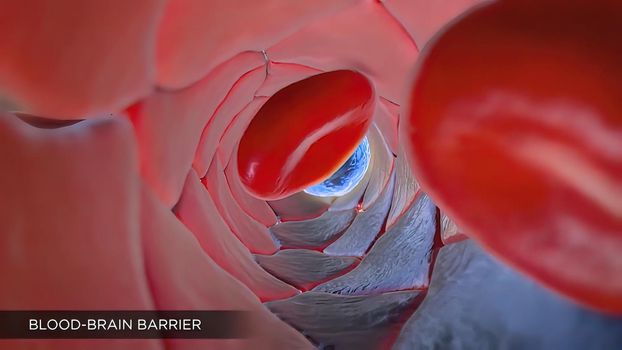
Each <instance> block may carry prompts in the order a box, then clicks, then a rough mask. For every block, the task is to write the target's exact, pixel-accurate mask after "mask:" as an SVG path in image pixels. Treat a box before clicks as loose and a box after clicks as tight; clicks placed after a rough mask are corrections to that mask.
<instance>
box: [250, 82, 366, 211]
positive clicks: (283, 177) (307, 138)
mask: <svg viewBox="0 0 622 350" xmlns="http://www.w3.org/2000/svg"><path fill="white" fill-rule="evenodd" d="M374 108H375V94H374V90H373V88H372V86H371V84H370V82H369V81H368V80H367V79H366V78H365V77H364V76H363V75H361V74H360V73H357V72H354V71H349V70H339V71H333V72H328V73H323V74H318V75H315V76H312V77H310V78H307V79H304V80H301V81H299V82H297V83H294V84H292V85H289V86H288V87H286V88H284V89H282V90H280V91H279V92H277V93H276V94H274V96H272V97H271V98H270V99H269V100H268V101H267V102H266V104H265V105H263V106H262V108H261V109H260V110H259V112H257V115H256V116H255V117H254V118H253V121H252V122H251V123H250V125H249V126H248V128H247V129H246V131H245V132H244V135H243V136H242V139H241V141H240V146H239V150H238V172H239V174H240V177H241V179H242V183H243V184H244V185H245V187H246V189H247V190H248V191H249V192H250V193H252V194H253V195H255V196H257V197H258V198H262V199H268V200H274V199H280V198H284V197H286V196H288V195H291V194H293V193H295V192H298V191H300V190H302V189H304V188H306V187H308V186H310V185H312V184H315V183H317V182H319V181H321V180H323V179H325V178H327V177H329V176H330V175H331V174H332V173H333V172H335V171H336V170H337V169H338V168H339V166H341V165H342V164H343V162H345V161H346V159H347V158H348V157H349V156H350V155H351V154H352V152H354V150H355V149H356V147H357V146H358V144H359V142H360V140H361V139H362V138H363V136H364V135H365V133H366V132H367V128H368V127H369V125H370V123H371V117H372V114H373V111H374Z"/></svg>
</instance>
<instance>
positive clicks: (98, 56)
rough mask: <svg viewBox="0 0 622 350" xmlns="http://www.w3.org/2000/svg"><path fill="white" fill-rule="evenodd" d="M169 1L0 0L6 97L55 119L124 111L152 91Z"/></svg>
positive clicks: (1, 82)
mask: <svg viewBox="0 0 622 350" xmlns="http://www.w3.org/2000/svg"><path fill="white" fill-rule="evenodd" d="M164 5H165V1H163V0H136V1H125V0H108V1H98V2H88V1H82V0H66V1H47V0H31V1H2V2H0V95H5V99H8V100H9V101H10V102H12V104H14V105H15V106H14V107H15V109H19V110H22V111H27V112H30V113H33V114H36V115H38V116H45V117H48V118H60V119H67V118H71V119H82V118H85V117H95V116H98V115H99V114H103V113H109V112H115V111H118V110H120V109H123V108H124V107H126V106H127V105H129V104H131V103H133V102H135V101H136V100H137V99H139V98H142V97H144V96H145V95H147V94H148V93H149V92H150V91H151V89H152V86H153V83H154V81H155V57H154V56H155V45H156V32H157V29H158V28H157V27H158V24H159V20H160V17H161V14H162V12H163V9H164ZM11 109H13V108H11Z"/></svg>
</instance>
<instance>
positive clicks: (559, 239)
mask: <svg viewBox="0 0 622 350" xmlns="http://www.w3.org/2000/svg"><path fill="white" fill-rule="evenodd" d="M620 18H622V4H621V3H620V2H616V1H600V2H593V1H574V2H566V1H558V0H554V1H505V2H503V1H502V2H499V3H495V4H492V5H489V6H486V7H483V8H480V9H478V10H476V11H474V12H472V13H470V14H469V15H467V16H465V17H463V18H462V19H461V20H460V21H459V22H457V23H455V24H454V25H453V26H451V27H450V28H448V29H447V30H446V32H445V33H444V34H443V35H442V36H439V37H437V39H436V40H433V41H432V42H431V43H430V44H431V46H429V47H428V49H427V52H423V53H422V60H421V61H420V62H419V66H418V71H417V75H416V79H415V85H414V88H413V90H412V93H411V95H410V98H411V99H410V108H409V116H408V118H406V119H407V120H406V124H407V125H406V128H405V132H406V136H407V139H408V142H410V145H409V152H410V156H411V158H412V165H413V167H414V170H415V172H416V174H415V175H416V176H417V178H418V179H419V180H420V182H421V185H422V188H423V189H424V190H425V191H427V192H429V193H430V194H431V195H432V197H433V198H434V199H435V200H436V202H437V203H438V204H439V206H440V207H441V208H442V209H444V210H446V211H447V213H448V214H450V216H451V217H452V218H455V219H456V221H457V223H458V225H459V226H460V227H461V228H463V229H464V231H465V232H466V233H468V234H469V235H471V236H472V237H474V238H476V239H477V240H479V241H480V242H481V243H482V244H484V245H485V246H487V248H488V249H490V250H491V251H492V252H494V253H495V254H496V255H497V256H498V257H500V258H501V259H502V260H504V261H506V262H508V263H510V264H511V265H513V266H514V267H516V268H518V269H519V270H521V271H522V272H523V273H526V274H528V275H530V276H531V277H533V278H535V279H536V280H538V281H540V282H541V283H543V284H545V285H546V286H548V287H549V288H552V289H554V290H557V291H558V292H560V293H562V294H563V295H565V296H567V297H569V298H572V299H574V300H576V301H578V302H580V303H582V304H584V305H588V306H590V307H593V308H597V309H600V310H603V311H607V312H612V313H622V275H621V274H620V272H621V271H622V104H621V102H620V101H621V100H620V94H621V92H622V66H621V65H620V62H622V42H621V41H620V40H619V34H620V33H622V21H621V20H620Z"/></svg>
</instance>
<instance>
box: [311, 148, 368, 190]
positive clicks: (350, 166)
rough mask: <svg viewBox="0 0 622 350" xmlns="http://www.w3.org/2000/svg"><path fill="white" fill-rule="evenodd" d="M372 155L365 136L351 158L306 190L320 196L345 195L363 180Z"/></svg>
mask: <svg viewBox="0 0 622 350" xmlns="http://www.w3.org/2000/svg"><path fill="white" fill-rule="evenodd" d="M370 157H371V152H370V150H369V142H368V141H367V137H365V138H364V139H363V141H361V144H359V146H358V147H357V148H356V150H355V151H354V153H353V154H352V155H351V156H350V158H348V160H346V162H345V163H343V165H342V166H341V167H340V168H339V169H338V170H337V171H336V172H335V173H334V174H333V175H331V176H330V177H329V178H328V179H326V180H324V181H323V182H321V183H319V184H317V185H314V186H311V187H309V188H307V189H306V190H305V192H306V193H308V194H312V195H314V196H318V197H334V196H343V195H344V194H346V193H348V192H350V191H352V189H353V188H354V187H356V185H358V183H359V182H361V180H362V179H363V177H364V176H365V172H366V171H367V168H368V167H369V159H370Z"/></svg>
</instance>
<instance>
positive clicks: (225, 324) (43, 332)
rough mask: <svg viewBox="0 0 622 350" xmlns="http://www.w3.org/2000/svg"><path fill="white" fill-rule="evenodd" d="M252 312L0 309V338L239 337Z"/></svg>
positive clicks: (246, 334)
mask: <svg viewBox="0 0 622 350" xmlns="http://www.w3.org/2000/svg"><path fill="white" fill-rule="evenodd" d="M252 314H253V313H252V312H250V311H0V339H160V338H176V339H240V338H248V337H249V336H250V325H251V322H252Z"/></svg>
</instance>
